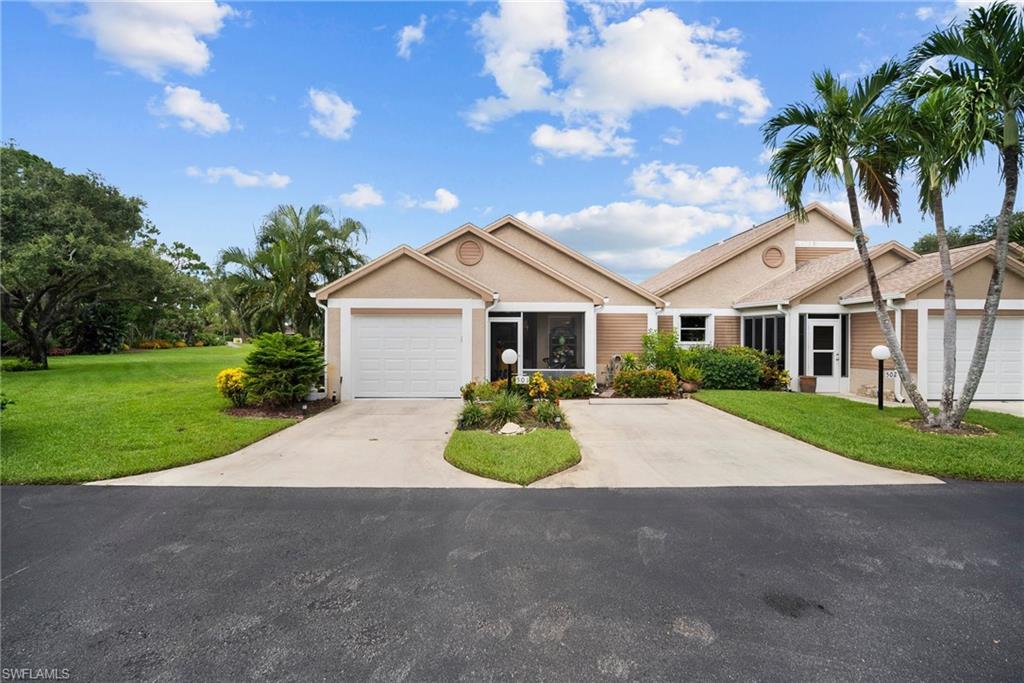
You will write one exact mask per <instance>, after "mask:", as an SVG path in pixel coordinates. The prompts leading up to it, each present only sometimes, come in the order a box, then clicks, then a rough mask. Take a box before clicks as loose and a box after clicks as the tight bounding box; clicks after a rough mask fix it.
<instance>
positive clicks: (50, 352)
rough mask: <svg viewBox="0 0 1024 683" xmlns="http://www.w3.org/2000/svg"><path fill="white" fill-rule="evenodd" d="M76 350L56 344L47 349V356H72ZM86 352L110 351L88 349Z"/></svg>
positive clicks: (105, 351)
mask: <svg viewBox="0 0 1024 683" xmlns="http://www.w3.org/2000/svg"><path fill="white" fill-rule="evenodd" d="M74 352H75V350H74V349H68V348H63V347H60V346H54V347H53V348H52V349H47V351H46V355H47V356H70V355H71V354H73V353H74ZM86 353H109V351H107V350H103V351H95V352H94V351H86Z"/></svg>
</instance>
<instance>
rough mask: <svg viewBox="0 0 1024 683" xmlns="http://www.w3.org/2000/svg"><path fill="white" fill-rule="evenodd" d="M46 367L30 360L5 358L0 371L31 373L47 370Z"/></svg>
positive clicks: (0, 365)
mask: <svg viewBox="0 0 1024 683" xmlns="http://www.w3.org/2000/svg"><path fill="white" fill-rule="evenodd" d="M45 369H46V367H45V366H43V365H40V364H39V363H34V362H32V360H30V359H28V358H4V360H3V362H2V363H0V370H3V372H31V371H33V370H45Z"/></svg>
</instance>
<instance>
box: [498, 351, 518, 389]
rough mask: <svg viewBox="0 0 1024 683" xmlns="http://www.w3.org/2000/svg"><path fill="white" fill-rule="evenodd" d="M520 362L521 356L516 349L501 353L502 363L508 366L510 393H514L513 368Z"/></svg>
mask: <svg viewBox="0 0 1024 683" xmlns="http://www.w3.org/2000/svg"><path fill="white" fill-rule="evenodd" d="M518 360H519V354H518V353H516V350H515V349H505V350H504V351H502V352H501V362H502V363H504V364H505V365H506V366H508V387H507V391H508V393H510V394H511V393H512V366H513V365H515V364H516V361H518Z"/></svg>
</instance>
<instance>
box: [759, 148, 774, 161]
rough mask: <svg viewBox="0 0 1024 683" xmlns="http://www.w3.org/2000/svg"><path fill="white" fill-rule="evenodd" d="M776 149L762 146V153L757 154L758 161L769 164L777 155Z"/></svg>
mask: <svg viewBox="0 0 1024 683" xmlns="http://www.w3.org/2000/svg"><path fill="white" fill-rule="evenodd" d="M775 152H776V150H774V149H772V148H771V147H762V148H761V153H760V154H758V155H757V162H758V163H759V164H767V163H768V162H769V161H771V160H772V157H773V156H775Z"/></svg>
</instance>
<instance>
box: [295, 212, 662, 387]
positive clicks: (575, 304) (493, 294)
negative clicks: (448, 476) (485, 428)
mask: <svg viewBox="0 0 1024 683" xmlns="http://www.w3.org/2000/svg"><path fill="white" fill-rule="evenodd" d="M314 296H315V297H316V299H317V301H318V302H319V303H320V305H321V306H323V307H325V308H326V315H325V330H324V339H325V345H324V348H325V355H326V362H327V369H326V374H327V379H328V388H329V390H330V391H338V393H339V396H340V397H341V398H343V399H348V398H371V397H376V398H382V397H385V398H386V397H454V396H458V395H459V387H460V386H461V385H462V384H464V383H466V382H468V381H470V380H472V379H497V378H499V377H500V376H501V375H502V373H503V372H505V370H506V368H505V367H504V366H503V365H502V363H501V361H500V357H501V353H502V351H503V350H505V349H508V348H513V349H515V350H516V351H517V352H518V354H519V357H520V361H519V364H518V365H519V367H518V368H517V370H518V372H519V373H521V374H531V373H533V372H535V371H541V372H543V373H544V374H546V375H563V374H573V373H578V372H588V373H593V374H595V375H598V377H599V378H600V377H602V376H603V373H604V369H605V367H606V366H607V365H608V362H609V361H610V360H611V358H612V356H613V355H614V354H617V353H625V352H630V351H632V352H638V351H640V350H641V338H642V336H643V335H644V333H645V332H646V331H647V330H648V329H652V328H654V327H655V326H656V325H657V315H658V313H659V312H660V311H662V310H663V309H664V308H665V305H666V302H665V301H664V300H663V299H661V298H660V297H659V296H657V295H656V294H653V293H651V292H650V291H648V290H646V289H644V288H643V287H641V286H640V285H638V284H636V283H634V282H630V281H629V280H626V279H625V278H623V277H621V276H619V275H617V274H615V273H613V272H611V271H610V270H608V269H607V268H604V267H603V266H601V265H599V264H597V263H595V262H593V261H591V260H590V259H588V258H587V257H585V256H583V255H582V254H580V253H578V252H576V251H574V250H572V249H570V248H568V247H566V246H565V245H563V244H561V243H559V242H557V241H555V240H553V239H552V238H550V237H548V236H547V235H544V234H543V233H541V232H539V231H537V230H535V229H533V228H531V227H530V226H528V225H526V224H525V223H523V222H522V221H519V220H517V219H515V218H513V217H510V216H509V217H505V218H502V219H500V220H498V221H495V222H494V223H492V224H490V225H488V226H486V227H484V228H479V227H477V226H474V225H471V224H466V225H463V226H462V227H460V228H457V229H455V230H453V231H452V232H450V233H448V234H447V235H444V236H442V237H440V238H438V239H436V240H434V241H432V242H430V243H428V244H426V245H424V246H422V247H420V248H419V249H413V248H411V247H408V246H404V245H403V246H399V247H396V248H395V249H392V250H391V251H389V252H387V253H386V254H384V255H382V256H380V257H379V258H377V259H375V260H373V261H371V262H370V263H368V264H366V265H365V266H363V267H362V268H360V269H358V270H356V271H354V272H352V273H349V274H348V275H346V276H344V277H342V278H340V279H338V280H336V281H334V282H332V283H330V284H328V285H326V286H325V287H323V288H321V289H320V290H318V291H316V292H314Z"/></svg>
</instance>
